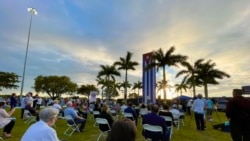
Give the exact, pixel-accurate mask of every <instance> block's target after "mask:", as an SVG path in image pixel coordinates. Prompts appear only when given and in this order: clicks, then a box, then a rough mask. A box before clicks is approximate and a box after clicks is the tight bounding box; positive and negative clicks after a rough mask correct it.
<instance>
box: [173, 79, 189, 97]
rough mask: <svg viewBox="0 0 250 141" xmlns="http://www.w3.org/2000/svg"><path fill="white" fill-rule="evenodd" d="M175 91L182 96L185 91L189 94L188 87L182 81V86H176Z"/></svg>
mask: <svg viewBox="0 0 250 141" xmlns="http://www.w3.org/2000/svg"><path fill="white" fill-rule="evenodd" d="M175 87H176V88H175V91H176V92H177V93H179V92H180V94H181V95H182V92H183V90H184V91H185V92H187V89H188V86H187V85H186V84H185V83H184V82H183V81H182V82H181V83H180V84H175Z"/></svg>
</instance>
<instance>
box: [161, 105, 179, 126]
mask: <svg viewBox="0 0 250 141" xmlns="http://www.w3.org/2000/svg"><path fill="white" fill-rule="evenodd" d="M159 115H160V116H169V117H171V118H172V123H173V125H174V126H176V125H175V123H174V117H173V114H172V113H171V112H169V107H168V105H167V104H164V105H163V110H161V111H160V112H159ZM166 125H167V126H172V125H171V122H167V121H166Z"/></svg>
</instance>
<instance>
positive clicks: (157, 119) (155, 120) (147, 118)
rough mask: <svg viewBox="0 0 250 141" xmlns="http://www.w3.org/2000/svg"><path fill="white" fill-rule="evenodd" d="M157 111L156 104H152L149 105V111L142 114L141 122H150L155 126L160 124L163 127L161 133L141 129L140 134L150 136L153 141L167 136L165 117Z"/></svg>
mask: <svg viewBox="0 0 250 141" xmlns="http://www.w3.org/2000/svg"><path fill="white" fill-rule="evenodd" d="M158 111H159V107H158V105H153V106H152V107H151V113H148V114H146V115H144V116H143V120H142V124H150V125H156V126H161V127H162V129H163V134H162V133H152V132H149V131H142V134H143V136H144V137H145V138H147V137H150V138H153V139H152V140H153V141H156V140H164V139H166V138H168V137H167V136H168V135H167V132H166V131H167V128H166V122H165V119H164V118H163V117H161V116H159V115H157V113H158Z"/></svg>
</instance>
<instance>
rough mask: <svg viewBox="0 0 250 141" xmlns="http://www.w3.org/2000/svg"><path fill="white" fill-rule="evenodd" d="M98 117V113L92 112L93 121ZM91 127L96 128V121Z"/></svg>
mask: <svg viewBox="0 0 250 141" xmlns="http://www.w3.org/2000/svg"><path fill="white" fill-rule="evenodd" d="M99 115H100V112H99V111H93V118H94V120H95V119H96V118H97V117H98V116H99ZM93 126H94V127H96V126H97V123H96V121H95V123H94V125H93Z"/></svg>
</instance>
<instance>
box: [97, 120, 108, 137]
mask: <svg viewBox="0 0 250 141" xmlns="http://www.w3.org/2000/svg"><path fill="white" fill-rule="evenodd" d="M95 121H96V123H97V124H98V125H99V131H100V135H99V136H98V138H97V141H99V139H100V138H101V136H102V135H103V134H104V133H108V132H110V131H111V128H110V125H109V123H108V121H107V119H105V118H96V119H95ZM101 125H106V126H107V127H108V129H107V130H102V129H101V128H100V126H101Z"/></svg>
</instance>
